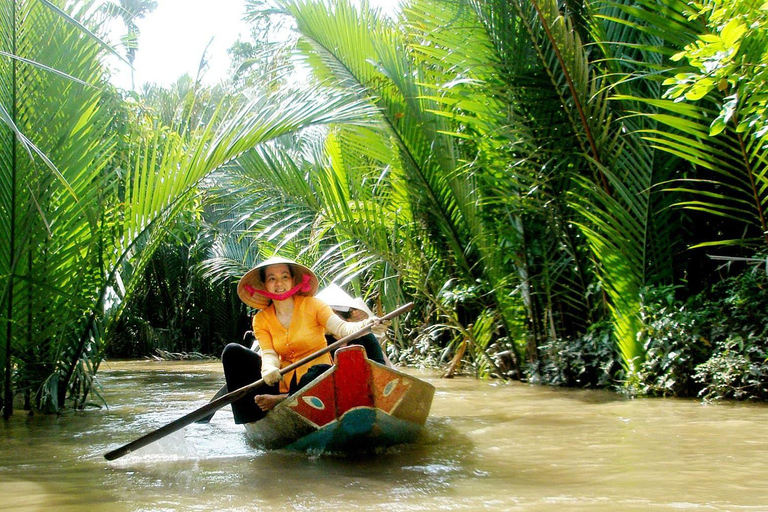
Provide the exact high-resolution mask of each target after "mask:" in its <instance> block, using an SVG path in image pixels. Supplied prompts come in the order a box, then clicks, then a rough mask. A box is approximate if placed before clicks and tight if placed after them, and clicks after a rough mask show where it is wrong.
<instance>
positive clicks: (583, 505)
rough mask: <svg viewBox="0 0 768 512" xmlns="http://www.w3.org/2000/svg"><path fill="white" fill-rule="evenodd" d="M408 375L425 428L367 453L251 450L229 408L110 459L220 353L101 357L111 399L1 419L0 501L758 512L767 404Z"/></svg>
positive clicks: (142, 507) (189, 394)
mask: <svg viewBox="0 0 768 512" xmlns="http://www.w3.org/2000/svg"><path fill="white" fill-rule="evenodd" d="M417 375H418V376H419V377H421V378H425V379H426V380H429V381H430V382H432V383H433V384H434V385H435V386H436V387H437V393H436V395H435V400H434V403H433V406H432V414H431V417H430V419H429V421H428V428H427V429H426V431H425V433H424V435H423V436H422V438H421V439H420V440H419V442H418V443H416V444H413V445H408V446H398V447H395V448H391V449H389V450H386V451H384V452H383V453H379V454H377V455H375V456H354V457H349V456H348V457H341V456H329V455H320V456H311V455H308V454H303V453H291V452H285V451H273V452H266V451H261V450H258V449H255V448H253V447H251V446H249V445H248V443H247V441H246V439H245V435H244V431H243V430H242V428H241V427H238V426H236V425H234V424H233V423H232V415H231V412H230V410H229V407H226V408H225V409H223V410H221V411H219V412H218V413H217V414H216V416H215V417H214V419H213V421H212V422H211V423H210V424H208V425H191V426H189V427H186V428H185V429H184V430H182V431H180V432H176V433H175V434H172V435H171V436H169V437H167V438H165V439H163V440H161V441H159V442H157V443H154V444H152V445H150V446H147V447H146V448H143V449H141V450H139V451H137V452H135V453H132V454H130V455H128V456H125V457H123V458H121V459H118V460H116V461H113V462H108V461H106V460H105V459H104V458H103V454H104V453H105V452H107V451H109V450H111V449H113V448H116V447H118V446H120V445H123V444H125V443H127V442H129V441H132V440H133V439H135V438H136V437H139V436H140V435H142V434H144V433H146V432H149V431H151V430H154V429H156V428H158V427H160V426H162V425H164V424H165V423H168V422H170V421H172V420H174V419H176V418H177V417H179V416H181V415H183V414H185V413H187V412H189V411H191V410H193V409H196V408H197V407H200V406H202V405H203V404H205V403H206V402H207V401H208V399H209V398H210V397H211V396H212V395H213V393H214V392H215V391H216V390H217V389H218V388H219V386H220V385H221V384H222V383H223V377H222V374H221V370H220V365H219V364H218V363H183V362H162V363H157V362H144V361H141V362H119V363H114V362H113V363H105V364H104V365H103V366H102V370H101V371H100V372H99V375H98V376H99V380H100V382H101V384H102V386H103V392H102V393H103V395H104V396H105V398H106V400H107V402H108V403H109V408H108V409H101V410H96V409H91V410H88V411H86V412H83V413H78V414H73V415H69V416H66V417H58V418H57V417H53V416H42V415H36V416H34V417H31V418H29V417H27V416H26V415H24V414H23V413H17V414H16V415H15V416H14V417H13V418H12V419H11V420H10V421H8V422H6V423H4V424H3V426H2V428H0V510H1V511H6V510H10V511H43V510H45V511H57V512H58V511H84V510H98V511H258V510H265V511H266V510H270V511H272V510H298V511H303V510H319V511H339V512H340V511H346V510H359V511H368V510H370V511H386V512H396V511H432V510H435V511H436V510H466V511H470V510H472V511H474V510H512V511H551V510H567V511H645V510H652V511H659V510H676V511H680V510H703V511H720V510H722V511H742V510H755V511H757V510H761V511H762V510H768V490H766V484H765V478H766V475H768V406H766V405H762V404H760V405H755V404H716V405H703V404H702V403H700V402H698V401H693V400H686V401H683V400H661V399H651V400H645V399H643V400H627V399H624V398H622V397H620V396H618V395H615V394H612V393H607V392H598V391H584V390H563V389H552V388H546V387H533V386H527V385H524V384H519V383H513V384H498V383H496V384H494V383H489V382H481V381H475V380H473V379H468V378H457V379H452V380H441V379H438V378H436V375H434V374H430V373H417Z"/></svg>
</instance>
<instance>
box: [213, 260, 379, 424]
mask: <svg viewBox="0 0 768 512" xmlns="http://www.w3.org/2000/svg"><path fill="white" fill-rule="evenodd" d="M317 287H318V281H317V276H315V274H314V273H313V272H312V271H311V270H310V269H309V268H307V267H305V266H304V265H300V264H299V263H296V262H295V261H292V260H289V259H285V258H279V257H276V258H270V259H268V260H266V261H264V262H262V263H260V264H259V265H257V266H256V267H254V268H253V269H251V270H250V271H249V272H248V273H247V274H245V275H244V276H243V277H242V279H240V282H239V283H238V285H237V294H238V296H239V297H240V300H242V301H243V302H244V303H245V304H247V305H248V306H250V307H252V308H254V309H257V310H260V311H259V312H258V313H256V314H255V315H254V317H253V335H254V337H255V338H256V342H255V343H254V344H253V346H252V347H251V348H250V349H248V348H246V347H244V346H242V345H240V344H239V343H230V344H229V345H227V346H226V347H225V348H224V352H223V353H222V355H221V362H222V365H223V366H224V376H225V378H226V381H227V389H230V390H235V389H238V388H241V387H243V386H246V385H248V384H250V383H252V382H255V381H256V380H258V379H259V378H262V379H264V382H265V384H266V386H263V387H261V388H259V389H258V390H255V391H253V392H252V393H251V394H249V395H246V396H245V397H243V398H241V399H240V400H238V401H236V402H234V403H233V404H232V412H233V414H234V417H235V423H251V422H254V421H258V420H260V419H261V418H263V417H264V416H265V415H266V413H267V411H269V410H270V409H272V408H273V407H274V406H275V405H276V404H277V403H278V402H280V401H281V400H283V399H284V398H286V397H287V396H288V394H290V393H294V392H296V391H297V390H298V389H299V388H301V387H302V386H304V385H306V384H308V383H309V382H311V381H312V380H314V379H315V378H316V377H317V376H319V375H320V374H321V373H323V372H325V371H326V370H328V369H329V368H330V367H331V364H332V361H331V356H330V355H329V354H327V353H326V354H323V355H321V356H319V357H317V358H315V359H314V360H312V361H310V362H308V363H307V364H305V365H303V366H301V367H299V368H297V369H295V370H293V371H290V372H288V373H286V374H285V375H281V374H280V368H284V367H286V366H289V365H291V364H293V363H295V362H296V361H299V360H301V359H303V358H304V357H306V356H309V355H311V354H313V353H315V352H317V351H318V350H321V349H322V348H324V347H326V340H325V332H326V331H328V332H330V333H332V334H333V335H334V336H338V337H340V338H341V337H344V336H348V335H350V334H352V333H354V332H357V331H358V330H360V329H362V328H364V327H366V326H368V325H377V324H378V318H376V317H372V318H368V319H366V320H363V321H361V322H346V321H344V320H342V319H341V318H340V317H339V316H337V315H335V314H334V313H333V310H331V308H330V307H329V306H328V305H327V304H325V303H324V302H322V301H320V300H318V299H316V298H315V297H314V295H315V293H316V292H317ZM257 348H259V349H260V351H261V353H260V354H259V353H258V352H256V349H257Z"/></svg>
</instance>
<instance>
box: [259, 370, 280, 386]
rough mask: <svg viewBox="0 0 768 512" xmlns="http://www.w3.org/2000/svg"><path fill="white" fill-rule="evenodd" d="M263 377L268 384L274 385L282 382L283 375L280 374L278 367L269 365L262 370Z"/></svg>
mask: <svg viewBox="0 0 768 512" xmlns="http://www.w3.org/2000/svg"><path fill="white" fill-rule="evenodd" d="M261 378H262V379H264V382H265V383H266V384H267V385H268V386H273V385H275V384H277V383H278V382H280V379H282V378H283V376H282V375H280V370H278V369H277V368H274V367H272V368H269V367H267V368H264V369H263V370H262V372H261Z"/></svg>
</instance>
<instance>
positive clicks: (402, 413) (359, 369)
mask: <svg viewBox="0 0 768 512" xmlns="http://www.w3.org/2000/svg"><path fill="white" fill-rule="evenodd" d="M434 393H435V388H434V386H432V385H431V384H429V383H427V382H424V381H422V380H419V379H417V378H415V377H412V376H410V375H408V374H405V373H403V372H400V371H398V370H395V369H393V368H389V367H386V366H383V365H380V364H378V363H375V362H373V361H370V360H368V359H367V358H366V357H365V351H364V349H363V348H362V347H360V346H357V345H352V346H349V347H345V348H343V349H340V350H338V351H336V364H335V365H334V366H333V367H331V369H330V370H328V371H327V372H325V373H323V374H322V375H320V376H319V377H318V378H317V379H315V380H314V381H312V382H311V383H309V384H308V385H307V386H305V387H303V388H302V389H301V390H299V391H298V392H297V393H296V394H294V395H292V396H290V397H289V398H287V399H286V400H283V401H282V402H281V403H280V404H278V405H277V406H276V407H275V408H274V409H273V410H272V411H270V412H269V413H268V414H267V415H266V417H265V418H264V419H262V420H260V421H257V422H254V423H248V424H246V425H245V428H246V432H247V433H248V437H249V438H250V439H251V440H252V441H253V442H254V443H256V444H257V445H259V446H262V447H264V448H268V449H275V448H287V449H291V450H301V451H330V452H348V451H359V450H367V449H371V448H378V447H386V446H391V445H395V444H401V443H409V442H413V441H414V440H415V439H416V438H417V437H418V435H419V432H420V431H421V429H422V428H423V426H424V423H425V422H426V419H427V416H428V414H429V409H430V407H431V404H432V398H433V397H434Z"/></svg>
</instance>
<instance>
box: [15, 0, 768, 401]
mask: <svg viewBox="0 0 768 512" xmlns="http://www.w3.org/2000/svg"><path fill="white" fill-rule="evenodd" d="M127 3H128V2H126V4H127ZM138 3H139V4H141V2H138ZM150 3H151V2H150ZM122 4H123V2H121V5H122ZM57 6H58V7H57ZM96 7H97V4H95V3H93V2H90V1H78V2H70V3H66V4H65V3H64V2H50V1H48V0H15V1H8V2H3V3H2V4H1V5H0V27H2V31H1V33H2V39H0V46H2V47H1V48H0V119H1V120H2V122H0V162H2V176H1V177H0V219H1V220H2V222H0V237H1V238H2V243H0V279H1V281H0V284H1V287H2V296H1V299H0V301H1V302H0V305H1V306H2V309H1V312H0V315H1V316H2V318H3V320H4V322H3V327H4V328H3V337H2V342H0V356H2V365H1V366H2V377H3V383H4V384H3V404H4V414H5V415H6V416H7V415H9V414H11V411H12V402H13V399H14V397H15V396H19V397H25V398H26V399H27V402H28V405H30V406H34V407H36V408H39V409H42V410H45V411H51V412H53V411H59V410H61V409H62V408H63V407H65V406H66V405H67V404H68V402H67V399H69V401H70V402H69V405H71V406H72V407H76V408H77V407H82V406H84V405H86V404H87V403H88V401H89V397H90V395H91V394H92V393H94V392H95V391H97V389H98V387H97V384H96V382H95V380H94V377H95V375H96V371H97V369H98V365H99V363H100V361H102V359H103V358H104V357H105V355H106V354H107V353H111V354H114V355H119V356H141V355H146V354H147V353H148V352H149V351H150V350H151V349H153V348H164V349H166V350H177V351H182V350H183V351H202V352H207V353H217V352H218V351H219V350H220V349H221V347H222V346H223V344H224V343H225V342H227V341H229V340H231V339H233V338H237V337H239V336H240V333H242V331H243V330H244V328H245V326H246V325H247V311H245V310H244V308H243V307H242V306H241V305H240V304H238V302H237V301H236V300H235V297H234V294H233V286H234V283H235V282H236V279H237V277H239V276H240V275H242V273H243V272H244V271H245V270H247V269H248V268H250V267H251V266H252V265H253V264H254V263H255V262H256V261H258V260H260V259H261V258H264V257H266V256H269V255H271V254H272V253H274V252H279V253H280V254H282V255H285V256H291V257H295V258H298V259H300V260H301V261H303V262H304V263H307V264H309V265H312V266H313V268H314V269H315V270H316V271H317V273H318V274H319V275H320V276H322V278H323V280H324V282H331V281H335V282H337V283H340V284H343V285H345V286H346V287H347V288H349V289H350V290H351V291H352V290H356V291H358V292H359V293H364V294H365V295H366V297H367V298H368V299H369V300H370V302H371V303H372V304H374V305H375V307H376V308H380V310H388V309H391V308H393V307H394V306H395V305H396V304H399V303H402V302H404V301H405V300H415V301H416V302H417V304H418V308H417V309H416V310H414V312H413V313H411V314H410V315H409V317H408V318H407V319H405V320H404V321H403V322H398V324H397V325H396V326H395V327H396V330H397V332H396V333H395V337H394V339H396V340H397V341H396V342H393V343H392V344H390V345H389V347H388V350H389V352H390V355H391V356H392V357H393V358H395V359H397V360H399V361H402V362H408V363H419V364H426V363H435V364H439V365H447V364H448V363H449V362H450V363H451V365H450V369H451V371H455V370H456V369H457V368H458V367H459V363H460V362H461V361H463V362H464V363H465V366H464V368H465V369H466V368H469V369H470V371H472V372H474V373H475V374H476V375H478V376H494V377H497V378H503V379H520V380H526V381H530V382H540V383H549V384H557V385H569V386H597V387H612V388H617V389H621V390H622V391H624V392H627V393H630V394H651V395H668V396H694V395H699V396H702V397H705V398H707V399H717V398H736V399H761V400H762V399H765V398H766V389H765V387H766V382H767V381H766V378H767V376H766V374H765V373H766V370H768V368H766V360H767V358H768V338H767V336H766V327H765V322H764V321H762V319H764V318H766V316H767V315H768V299H766V295H767V294H766V285H768V283H767V282H766V275H768V269H766V264H767V262H768V260H766V254H768V226H767V225H766V218H765V208H766V206H767V205H768V188H767V187H768V175H767V174H766V171H767V170H768V159H767V152H766V147H767V146H766V144H767V143H768V123H766V118H767V117H768V110H767V109H768V89H766V84H767V83H768V81H766V73H768V71H766V69H767V67H768V51H767V49H768V45H767V44H766V43H767V41H766V35H767V33H768V28H766V27H768V20H766V18H767V17H768V7H766V5H763V4H761V3H760V2H756V1H754V0H740V1H737V2H730V1H729V2H723V1H720V0H710V1H708V2H704V3H690V4H687V3H685V2H680V1H676V0H633V1H632V2H623V1H602V2H591V3H586V2H584V3H578V2H577V3H574V2H558V1H556V0H495V1H491V0H489V1H482V0H452V1H450V0H439V1H438V0H432V1H430V0H411V1H408V2H406V3H405V4H404V5H403V6H402V9H401V10H400V11H399V14H398V15H397V17H396V18H392V17H388V16H384V15H382V14H380V13H378V12H377V11H375V10H372V9H370V8H369V7H368V5H367V4H366V3H365V2H363V4H362V6H358V5H357V3H356V2H351V1H350V0H325V1H320V0H317V1H309V0H275V1H273V2H263V1H256V0H249V1H248V10H249V19H250V20H251V22H252V23H253V26H254V39H253V40H252V41H249V42H240V43H238V44H237V45H236V46H235V47H233V49H232V55H233V58H234V64H235V68H234V69H235V70H236V72H233V78H232V80H231V81H229V82H228V83H225V84H222V85H221V86H219V87H215V88H206V87H202V86H201V85H200V83H199V81H197V80H192V79H190V78H188V77H183V78H181V79H180V80H179V82H178V83H177V84H176V85H175V86H174V87H171V88H168V89H164V88H159V87H146V88H144V90H143V91H142V92H141V93H135V92H123V91H118V90H115V89H114V88H113V87H111V86H109V85H108V78H109V76H108V71H107V69H106V68H105V66H104V64H103V59H104V57H105V55H106V54H107V52H108V51H110V50H109V49H108V48H107V47H106V45H104V44H103V43H102V41H101V40H100V39H99V34H101V33H102V31H103V27H104V23H105V21H106V20H107V19H109V17H110V16H114V15H115V12H116V11H115V9H114V8H108V9H98V8H96ZM117 12H124V11H120V10H118V11H117ZM144 12H145V11H142V10H141V9H137V10H136V11H135V13H136V15H141V14H143V13H144ZM128 19H130V17H129V18H128ZM278 25H281V26H285V27H290V28H291V29H292V34H293V35H294V37H291V38H290V39H288V40H285V41H282V40H281V41H274V40H272V39H270V34H272V33H274V32H271V31H270V29H271V28H274V27H276V26H278ZM127 26H128V27H129V29H130V25H129V24H127ZM130 34H131V32H130V30H129V35H130ZM134 36H135V33H134ZM127 40H129V41H131V40H135V37H133V38H130V37H128V38H127ZM52 41H56V44H52ZM128 48H130V45H129V46H128ZM129 55H130V53H129ZM452 360H453V361H452Z"/></svg>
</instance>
